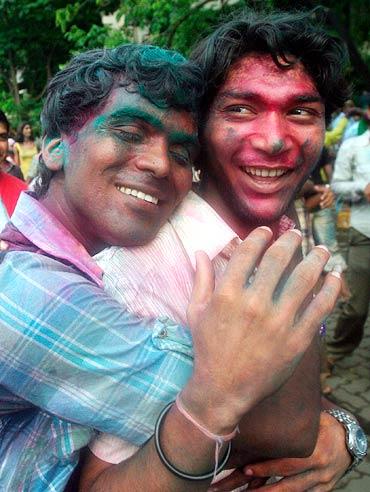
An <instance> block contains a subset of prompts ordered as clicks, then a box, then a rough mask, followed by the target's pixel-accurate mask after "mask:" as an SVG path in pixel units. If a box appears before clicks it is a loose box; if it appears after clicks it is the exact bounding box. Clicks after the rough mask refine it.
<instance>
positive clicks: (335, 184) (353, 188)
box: [332, 179, 366, 202]
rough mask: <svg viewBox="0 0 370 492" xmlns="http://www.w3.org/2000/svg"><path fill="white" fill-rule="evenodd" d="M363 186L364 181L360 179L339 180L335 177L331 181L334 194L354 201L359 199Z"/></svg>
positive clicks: (364, 184)
mask: <svg viewBox="0 0 370 492" xmlns="http://www.w3.org/2000/svg"><path fill="white" fill-rule="evenodd" d="M365 186H366V183H365V182H362V181H340V180H337V179H333V181H332V189H333V191H334V193H335V194H336V195H338V196H340V197H342V198H344V199H345V200H352V201H354V202H358V201H359V200H361V198H362V193H363V190H364V188H365Z"/></svg>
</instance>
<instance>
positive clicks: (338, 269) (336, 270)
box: [332, 264, 343, 273]
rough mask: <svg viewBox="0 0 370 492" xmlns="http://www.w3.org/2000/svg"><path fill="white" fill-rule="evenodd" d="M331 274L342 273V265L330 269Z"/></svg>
mask: <svg viewBox="0 0 370 492" xmlns="http://www.w3.org/2000/svg"><path fill="white" fill-rule="evenodd" d="M332 272H338V273H342V272H343V267H342V265H339V264H338V265H334V266H333V269H332Z"/></svg>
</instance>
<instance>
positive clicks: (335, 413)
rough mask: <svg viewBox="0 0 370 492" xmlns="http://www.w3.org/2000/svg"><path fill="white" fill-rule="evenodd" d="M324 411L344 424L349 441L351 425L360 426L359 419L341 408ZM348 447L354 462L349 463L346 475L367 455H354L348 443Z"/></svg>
mask: <svg viewBox="0 0 370 492" xmlns="http://www.w3.org/2000/svg"><path fill="white" fill-rule="evenodd" d="M324 411H325V412H326V413H328V414H329V415H331V416H332V417H334V418H335V419H336V420H337V421H338V422H340V423H341V424H343V426H344V428H345V430H346V441H347V438H348V433H349V425H354V424H355V425H357V426H359V427H360V425H359V423H358V421H357V420H356V419H355V418H354V417H353V416H352V415H350V414H348V413H347V412H346V411H344V410H340V409H339V408H331V409H330V410H324ZM346 445H347V442H346ZM347 449H348V452H349V453H350V455H351V457H352V463H351V464H350V465H349V467H348V468H347V470H346V472H345V473H344V475H347V473H349V472H350V471H352V470H353V469H354V468H356V467H357V466H358V465H359V464H360V463H361V462H362V461H363V459H364V458H365V456H366V454H365V455H364V456H362V457H360V456H355V455H353V453H352V451H351V449H349V447H348V445H347Z"/></svg>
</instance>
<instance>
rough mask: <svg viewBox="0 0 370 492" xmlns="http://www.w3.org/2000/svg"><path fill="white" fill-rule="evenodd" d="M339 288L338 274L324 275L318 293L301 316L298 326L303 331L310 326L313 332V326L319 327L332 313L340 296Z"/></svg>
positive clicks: (339, 279) (339, 276)
mask: <svg viewBox="0 0 370 492" xmlns="http://www.w3.org/2000/svg"><path fill="white" fill-rule="evenodd" d="M341 287H342V282H341V275H340V273H338V272H330V273H328V274H327V275H326V277H325V280H324V283H323V285H322V287H321V289H320V291H319V292H318V293H317V294H316V296H315V297H314V298H313V299H312V300H311V302H310V303H309V304H308V306H307V307H306V309H305V310H304V312H303V313H302V315H301V319H300V321H299V325H300V327H301V328H303V330H306V329H309V328H308V327H309V326H310V325H311V326H312V329H313V330H315V326H319V325H320V324H321V323H322V322H323V320H324V319H325V318H326V317H327V316H328V315H329V314H330V313H331V312H332V310H333V308H334V306H335V303H336V301H337V300H338V297H339V295H340V291H341ZM306 327H307V328H306Z"/></svg>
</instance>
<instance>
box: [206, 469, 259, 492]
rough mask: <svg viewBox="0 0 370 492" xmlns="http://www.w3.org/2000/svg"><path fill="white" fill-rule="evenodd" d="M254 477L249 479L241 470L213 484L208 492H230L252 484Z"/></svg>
mask: <svg viewBox="0 0 370 492" xmlns="http://www.w3.org/2000/svg"><path fill="white" fill-rule="evenodd" d="M251 478H252V477H247V476H246V475H244V473H243V472H242V471H241V470H240V469H236V470H234V471H233V472H232V473H231V475H229V476H227V477H226V478H223V479H222V480H220V481H218V482H216V483H213V484H212V485H211V486H210V488H209V489H208V492H228V491H231V490H234V489H236V488H237V487H241V486H242V485H245V484H247V483H249V482H250V480H251Z"/></svg>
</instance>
